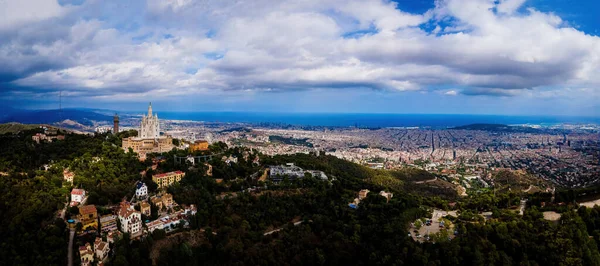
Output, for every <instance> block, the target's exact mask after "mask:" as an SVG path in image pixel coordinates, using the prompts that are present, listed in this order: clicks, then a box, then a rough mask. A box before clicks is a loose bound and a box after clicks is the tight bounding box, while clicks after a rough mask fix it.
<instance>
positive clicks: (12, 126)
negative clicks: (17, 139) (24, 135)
mask: <svg viewBox="0 0 600 266" xmlns="http://www.w3.org/2000/svg"><path fill="white" fill-rule="evenodd" d="M39 126H40V125H35V124H34V125H24V124H21V123H7V124H0V134H6V133H12V134H16V133H19V132H21V131H24V130H31V129H36V128H38V127H39Z"/></svg>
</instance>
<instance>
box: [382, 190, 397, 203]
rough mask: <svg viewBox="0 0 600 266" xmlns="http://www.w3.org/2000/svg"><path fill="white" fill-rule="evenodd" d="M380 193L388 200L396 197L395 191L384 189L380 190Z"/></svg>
mask: <svg viewBox="0 0 600 266" xmlns="http://www.w3.org/2000/svg"><path fill="white" fill-rule="evenodd" d="M379 195H380V196H382V197H384V198H386V199H387V201H388V202H389V201H390V199H392V198H393V197H394V193H392V192H385V191H384V190H382V191H379Z"/></svg>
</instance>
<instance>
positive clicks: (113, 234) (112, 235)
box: [106, 230, 123, 244]
mask: <svg viewBox="0 0 600 266" xmlns="http://www.w3.org/2000/svg"><path fill="white" fill-rule="evenodd" d="M121 237H123V233H121V231H119V230H114V231H110V232H108V234H107V235H106V241H108V243H110V244H112V243H115V242H117V240H119V239H121Z"/></svg>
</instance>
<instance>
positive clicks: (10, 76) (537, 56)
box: [0, 0, 600, 117]
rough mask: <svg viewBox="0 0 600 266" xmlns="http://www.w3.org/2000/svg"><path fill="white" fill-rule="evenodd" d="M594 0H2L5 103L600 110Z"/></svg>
mask: <svg viewBox="0 0 600 266" xmlns="http://www.w3.org/2000/svg"><path fill="white" fill-rule="evenodd" d="M599 8H600V1H595V0H572V1H570V0H436V1H433V0H397V1H389V0H253V1H244V0H215V1H213V0H199V1H195V0H146V1H143V0H58V1H52V0H0V62H1V63H0V105H1V106H5V107H7V106H8V107H12V108H25V109H56V108H58V106H59V95H61V97H60V99H61V100H60V102H61V103H62V107H63V108H67V107H70V108H102V109H111V110H122V111H136V110H139V111H145V110H146V107H147V104H148V102H152V103H153V108H154V109H155V110H157V111H218V112H223V111H238V112H319V113H429V114H501V115H569V116H594V117H599V116H600V89H599V88H598V87H599V85H600V38H599V37H598V35H599V34H600V33H599V32H598V28H600V20H599V19H598V18H597V10H599Z"/></svg>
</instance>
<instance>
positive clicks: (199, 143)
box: [190, 140, 208, 152]
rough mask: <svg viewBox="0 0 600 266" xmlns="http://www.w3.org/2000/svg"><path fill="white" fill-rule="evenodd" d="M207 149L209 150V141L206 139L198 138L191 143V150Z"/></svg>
mask: <svg viewBox="0 0 600 266" xmlns="http://www.w3.org/2000/svg"><path fill="white" fill-rule="evenodd" d="M207 150H208V141H206V140H196V141H195V142H194V143H193V144H191V145H190V152H195V151H207Z"/></svg>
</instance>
